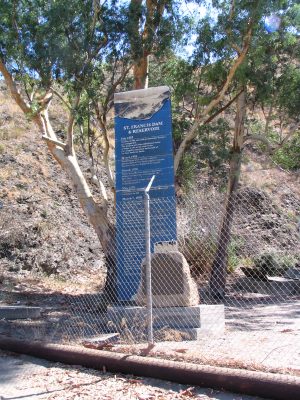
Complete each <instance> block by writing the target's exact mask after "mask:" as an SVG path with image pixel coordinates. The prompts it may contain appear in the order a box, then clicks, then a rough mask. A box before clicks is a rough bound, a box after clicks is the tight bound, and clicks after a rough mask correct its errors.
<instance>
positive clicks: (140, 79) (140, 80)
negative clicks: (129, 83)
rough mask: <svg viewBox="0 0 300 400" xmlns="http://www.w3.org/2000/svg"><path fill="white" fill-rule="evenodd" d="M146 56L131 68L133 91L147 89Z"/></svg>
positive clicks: (147, 65)
mask: <svg viewBox="0 0 300 400" xmlns="http://www.w3.org/2000/svg"><path fill="white" fill-rule="evenodd" d="M148 67H149V59H148V56H145V57H143V58H141V59H140V60H139V61H138V62H137V63H136V64H135V65H134V66H133V76H134V89H147V87H148Z"/></svg>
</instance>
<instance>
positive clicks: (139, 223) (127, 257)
mask: <svg viewBox="0 0 300 400" xmlns="http://www.w3.org/2000/svg"><path fill="white" fill-rule="evenodd" d="M114 102H115V115H116V116H115V140H116V202H117V207H116V214H117V215H116V244H117V294H118V299H119V300H120V301H128V300H130V299H131V298H132V296H133V295H134V294H135V293H136V292H137V289H138V286H139V283H140V279H141V264H142V260H143V258H144V257H145V225H144V224H145V218H144V216H145V214H144V212H145V211H144V189H145V188H146V187H147V185H148V183H149V181H150V179H151V178H152V176H153V175H155V179H154V182H153V185H152V188H151V190H150V193H149V195H150V218H151V248H152V251H153V249H154V244H155V243H157V242H161V241H174V240H176V204H175V189H174V167H173V143H172V121H171V101H170V90H169V88H168V87H166V86H162V87H157V88H151V89H142V90H134V91H131V92H124V93H117V94H115V99H114Z"/></svg>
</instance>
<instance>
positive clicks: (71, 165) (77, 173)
mask: <svg viewBox="0 0 300 400" xmlns="http://www.w3.org/2000/svg"><path fill="white" fill-rule="evenodd" d="M46 141H47V139H46ZM47 145H48V148H49V150H50V152H51V154H52V155H53V157H54V158H55V159H56V160H57V162H58V163H59V164H60V165H61V167H62V169H63V170H64V171H65V172H66V173H67V175H68V176H69V178H70V180H71V182H72V183H73V187H74V190H75V192H76V194H77V196H78V198H79V201H80V204H81V207H82V209H83V211H84V213H85V215H86V216H87V218H88V220H89V222H90V224H91V225H92V226H93V228H94V230H95V232H96V234H97V236H98V239H99V241H100V243H101V246H102V249H103V252H104V255H105V259H106V267H107V276H106V283H105V287H104V295H105V298H106V300H108V301H110V302H112V301H115V299H116V288H115V281H116V279H115V228H114V225H113V224H112V223H111V222H110V221H109V219H108V214H107V211H108V205H107V203H106V202H104V204H103V205H99V204H97V203H96V202H95V200H94V198H93V196H92V193H91V191H90V189H89V187H88V184H87V182H86V180H85V177H84V176H83V174H82V171H81V169H80V167H79V165H78V161H77V158H76V156H75V155H66V153H65V151H64V149H62V148H59V147H58V146H56V145H55V144H53V143H52V142H51V141H47Z"/></svg>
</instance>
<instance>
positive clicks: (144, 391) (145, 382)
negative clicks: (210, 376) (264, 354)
mask: <svg viewBox="0 0 300 400" xmlns="http://www.w3.org/2000/svg"><path fill="white" fill-rule="evenodd" d="M12 399H22V400H50V399H51V400H71V399H72V400H81V399H82V400H85V399H86V400H98V399H99V400H100V399H101V400H112V399H113V400H177V399H178V400H179V399H180V400H185V399H186V400H187V399H201V400H260V399H259V398H258V397H250V396H244V395H239V394H233V393H225V392H220V391H216V390H212V389H206V388H197V387H196V388H194V387H188V386H184V385H180V384H176V383H171V382H166V381H160V380H156V379H149V378H138V377H134V376H128V375H121V374H117V375H116V374H111V373H107V372H99V371H95V370H91V369H87V368H83V367H80V366H66V365H63V364H59V363H50V362H48V361H45V360H41V359H36V358H33V357H28V356H20V355H14V354H11V353H9V354H8V353H5V352H0V400H12Z"/></svg>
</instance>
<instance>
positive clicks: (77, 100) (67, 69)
mask: <svg viewBox="0 0 300 400" xmlns="http://www.w3.org/2000/svg"><path fill="white" fill-rule="evenodd" d="M125 23H126V18H124V12H123V10H122V5H118V4H117V2H115V1H112V2H111V3H110V4H108V3H105V2H104V3H103V4H101V3H100V2H99V1H96V0H72V1H70V2H67V3H66V2H65V1H62V0H51V1H49V0H26V1H19V0H13V1H8V0H1V1H0V72H1V74H2V75H3V77H4V80H5V82H6V84H7V86H8V88H9V90H10V92H11V95H12V97H13V99H14V100H15V102H16V103H17V104H18V106H19V107H20V108H21V110H22V111H23V112H24V114H25V115H26V117H27V118H28V119H30V120H32V121H33V123H34V124H35V125H36V126H37V128H38V130H39V132H40V135H41V138H42V139H43V140H44V141H45V143H46V145H47V147H48V149H49V151H50V153H51V154H52V156H53V157H54V158H55V159H56V161H57V162H58V163H59V164H60V166H61V167H62V169H63V170H64V171H65V172H66V173H67V175H68V176H69V178H70V181H71V183H72V184H73V187H74V190H75V192H76V193H77V195H78V198H79V201H80V204H81V206H82V208H83V210H84V212H85V214H86V216H87V218H88V220H89V221H90V223H91V225H92V226H93V228H94V229H95V231H96V233H97V235H98V238H99V240H100V242H101V245H102V248H103V251H104V253H105V255H106V258H107V261H108V270H109V266H110V265H113V264H114V244H113V242H114V227H113V224H112V222H111V221H110V220H109V218H108V213H107V212H108V197H107V196H106V192H105V188H104V185H103V184H101V182H100V187H101V189H102V202H101V203H100V204H99V203H97V202H96V200H95V198H94V197H93V195H92V192H91V188H90V186H89V184H88V182H87V180H86V178H85V177H84V175H83V173H82V170H81V168H80V166H79V164H78V161H77V157H76V149H75V146H74V125H75V123H76V122H78V119H79V120H80V109H81V107H82V102H83V101H84V99H85V98H86V96H88V97H90V98H91V99H92V100H93V101H94V102H95V101H96V100H95V96H97V95H98V93H99V92H98V90H96V89H95V88H98V87H102V88H105V89H106V91H103V93H102V100H103V101H102V103H103V104H104V105H105V104H106V103H108V102H109V101H110V99H111V97H112V95H113V91H114V89H115V88H116V87H117V86H118V85H120V84H121V83H122V81H123V80H124V78H125V76H126V74H127V72H128V65H127V62H128V58H126V52H127V49H128V46H127V44H126V43H127V42H128V41H127V40H125V38H126V37H127V36H126V34H125V33H124V32H125V29H124V24H125ZM108 73H109V74H110V75H109V77H107V74H108ZM57 85H59V87H60V88H62V89H63V92H61V91H59V90H57ZM55 95H58V96H59V98H60V99H61V100H62V102H63V103H64V104H65V105H66V108H67V110H68V111H67V113H68V123H67V127H66V132H65V136H66V140H65V141H62V140H60V139H59V138H58V137H57V135H56V133H55V131H54V129H53V126H52V123H51V119H50V117H49V109H50V107H51V101H52V99H53V96H55ZM108 281H110V279H108ZM109 284H110V283H109Z"/></svg>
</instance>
